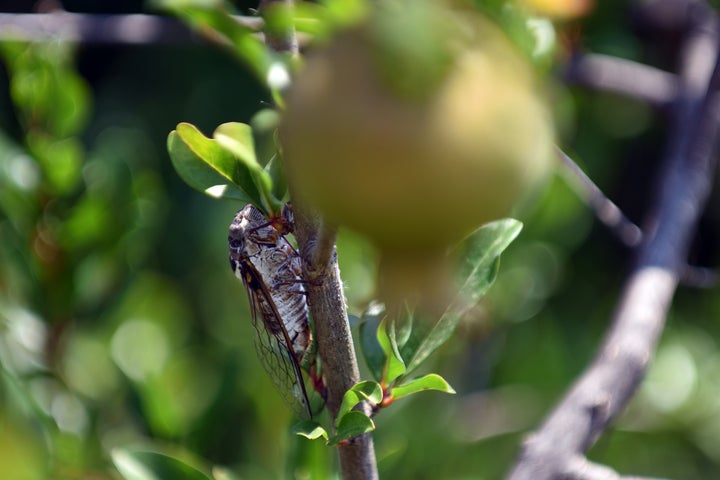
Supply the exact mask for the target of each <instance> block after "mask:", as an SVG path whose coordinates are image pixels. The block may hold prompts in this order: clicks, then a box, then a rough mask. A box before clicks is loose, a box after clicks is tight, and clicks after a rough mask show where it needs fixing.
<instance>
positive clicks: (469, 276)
mask: <svg viewBox="0 0 720 480" xmlns="http://www.w3.org/2000/svg"><path fill="white" fill-rule="evenodd" d="M521 230H522V223H521V222H519V221H517V220H515V219H512V218H506V219H503V220H498V221H496V222H491V223H488V224H486V225H483V226H482V227H480V228H479V229H477V230H475V232H473V233H472V234H471V235H470V236H468V238H467V239H466V240H465V241H464V242H463V246H464V247H465V252H464V255H463V259H464V261H463V264H462V266H461V272H462V273H463V276H464V279H465V281H464V283H463V284H462V287H461V289H460V297H466V298H471V299H472V300H475V301H477V300H479V299H480V298H481V297H482V296H483V295H485V293H486V292H487V290H488V289H489V288H490V285H492V282H493V281H494V280H495V276H496V275H497V259H498V258H499V257H500V254H501V253H502V252H503V251H505V249H506V248H507V247H508V246H509V245H510V244H511V243H512V242H513V240H515V238H517V236H518V235H519V234H520V231H521Z"/></svg>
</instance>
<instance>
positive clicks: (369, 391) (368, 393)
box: [335, 380, 383, 427]
mask: <svg viewBox="0 0 720 480" xmlns="http://www.w3.org/2000/svg"><path fill="white" fill-rule="evenodd" d="M382 399H383V391H382V387H381V386H380V384H378V383H377V382H372V381H369V380H366V381H364V382H359V383H356V384H355V385H353V386H352V388H350V390H348V391H347V392H345V394H344V395H343V400H342V403H341V404H340V409H339V410H338V414H337V418H336V419H335V425H336V427H337V425H338V423H339V422H340V419H341V418H342V417H343V416H345V415H346V414H347V413H348V412H350V411H351V410H352V409H353V408H354V407H355V405H357V404H358V403H360V402H362V401H363V400H367V401H368V402H370V403H371V404H373V405H377V404H379V403H380V402H381V401H382Z"/></svg>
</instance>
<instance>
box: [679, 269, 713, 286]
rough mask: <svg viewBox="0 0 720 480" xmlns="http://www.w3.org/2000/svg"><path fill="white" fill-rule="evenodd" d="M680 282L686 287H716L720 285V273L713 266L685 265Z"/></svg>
mask: <svg viewBox="0 0 720 480" xmlns="http://www.w3.org/2000/svg"><path fill="white" fill-rule="evenodd" d="M680 282H681V283H682V284H683V286H685V287H692V288H715V287H717V286H718V285H720V273H718V271H717V270H715V269H712V268H707V267H698V266H695V265H685V268H684V269H683V270H682V276H681V277H680Z"/></svg>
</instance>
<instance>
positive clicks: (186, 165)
mask: <svg viewBox="0 0 720 480" xmlns="http://www.w3.org/2000/svg"><path fill="white" fill-rule="evenodd" d="M228 130H231V129H228ZM232 133H236V132H232ZM221 137H222V138H223V140H224V141H225V143H226V144H233V147H234V150H235V152H232V151H231V150H228V149H226V148H223V147H222V146H221V145H220V144H219V143H218V142H217V141H216V140H213V139H210V138H207V137H205V136H204V135H203V134H202V133H201V132H200V131H199V130H198V129H197V128H196V127H195V126H193V125H191V124H189V123H181V124H179V125H178V126H177V129H176V130H174V131H172V132H170V135H169V136H168V151H169V152H170V158H171V160H172V163H173V166H174V167H175V170H176V171H177V173H178V175H180V177H181V178H182V179H183V180H184V181H185V182H186V183H187V184H188V185H190V186H191V187H193V188H195V189H196V190H200V191H201V192H206V193H208V194H213V196H222V197H226V198H235V199H238V200H241V201H243V202H245V203H253V204H255V205H257V206H258V207H260V208H266V207H265V205H266V203H267V198H269V197H270V196H271V193H270V188H269V184H270V179H269V177H268V176H267V174H266V173H265V172H263V171H262V169H261V168H259V166H258V165H257V163H254V153H253V154H252V156H250V157H248V156H247V155H246V154H247V145H245V148H243V147H242V146H240V145H239V144H240V142H241V141H242V137H232V136H231V135H229V134H227V133H224V134H223V135H221ZM250 145H252V141H250ZM233 153H237V154H243V155H245V156H244V157H243V158H240V157H238V156H236V155H234V154H233ZM250 165H255V168H254V169H253V170H251V167H250ZM256 182H257V183H256ZM219 187H220V188H219ZM261 190H263V193H261Z"/></svg>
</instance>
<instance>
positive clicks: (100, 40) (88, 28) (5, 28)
mask: <svg viewBox="0 0 720 480" xmlns="http://www.w3.org/2000/svg"><path fill="white" fill-rule="evenodd" d="M234 18H235V19H236V20H237V21H238V22H239V23H241V24H243V25H245V26H247V27H250V28H252V29H258V30H259V29H260V28H262V25H263V21H262V19H261V18H259V17H242V16H236V17H234ZM201 39H202V36H201V35H200V34H198V33H197V32H195V31H193V30H192V29H191V28H189V27H188V26H187V25H185V24H184V23H183V22H181V21H180V20H176V19H174V18H171V17H163V16H160V15H145V14H139V13H138V14H129V15H120V14H118V15H100V14H89V13H70V12H64V11H58V12H53V13H0V42H7V41H33V42H44V41H52V40H62V41H67V42H77V43H83V44H91V45H92V44H95V45H142V44H176V43H181V44H182V43H193V42H198V41H200V40H201Z"/></svg>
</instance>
